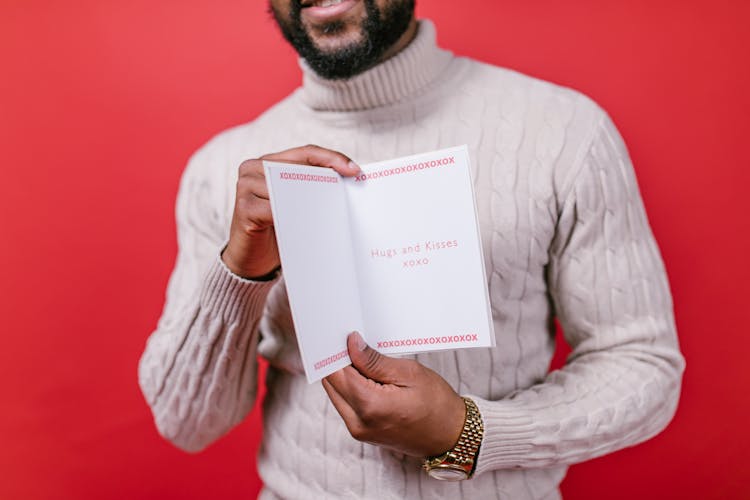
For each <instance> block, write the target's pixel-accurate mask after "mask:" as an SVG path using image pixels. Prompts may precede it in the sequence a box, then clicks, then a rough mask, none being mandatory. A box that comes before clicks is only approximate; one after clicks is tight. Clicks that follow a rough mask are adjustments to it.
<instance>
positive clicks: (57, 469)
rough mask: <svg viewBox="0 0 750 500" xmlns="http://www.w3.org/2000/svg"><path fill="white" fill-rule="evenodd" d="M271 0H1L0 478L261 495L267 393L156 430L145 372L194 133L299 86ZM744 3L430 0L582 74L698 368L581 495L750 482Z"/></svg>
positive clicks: (469, 30)
mask: <svg viewBox="0 0 750 500" xmlns="http://www.w3.org/2000/svg"><path fill="white" fill-rule="evenodd" d="M264 5H265V2H260V1H258V0H255V1H251V0H224V1H222V2H213V1H208V0H162V1H156V2H155V1H152V0H149V1H146V0H129V1H127V2H126V1H110V0H78V1H75V2H72V1H62V0H60V1H51V0H49V1H42V0H24V1H22V0H16V1H13V0H3V1H2V2H1V3H0V155H2V156H1V158H2V167H1V168H2V176H1V177H0V229H2V244H1V245H0V294H1V295H0V332H2V343H1V344H0V384H1V385H0V394H2V405H3V406H2V411H1V412H0V498H8V499H11V498H12V499H15V498H22V499H38V498H39V499H42V498H44V499H46V498H63V499H94V498H96V499H101V498H159V499H170V498H180V499H186V498H196V499H198V498H252V497H254V495H255V493H256V492H257V490H258V488H259V487H260V484H259V480H258V478H257V475H256V472H255V461H254V452H255V449H256V447H257V442H258V438H259V433H260V426H259V423H258V414H257V412H256V413H254V414H253V416H252V417H251V418H249V419H248V421H247V422H245V423H244V424H242V425H241V426H240V427H239V428H238V429H236V430H235V431H233V432H232V433H231V434H230V435H229V436H228V437H227V438H225V439H223V440H221V441H220V442H218V443H217V444H215V445H214V446H213V447H211V448H210V449H209V450H207V451H205V452H204V453H202V454H199V455H195V456H192V455H187V454H184V453H182V452H180V451H178V450H176V449H175V448H172V447H171V446H170V445H169V444H167V443H166V442H164V441H163V440H161V438H160V437H159V436H158V435H157V434H156V431H155V429H154V427H153V424H152V422H151V417H150V414H149V411H148V409H147V407H146V405H145V403H144V401H143V399H142V396H141V395H140V392H139V389H138V387H137V383H136V366H137V361H138V358H139V355H140V353H141V351H142V349H143V345H144V342H145V339H146V337H147V335H148V334H149V332H150V331H151V329H152V328H153V327H154V325H155V323H156V320H157V318H158V316H159V313H160V309H161V306H162V300H163V293H164V288H165V285H166V281H167V277H168V274H169V272H170V270H171V266H172V263H173V258H174V255H175V238H174V221H173V203H174V197H175V192H176V188H177V182H178V179H179V176H180V173H181V171H182V168H183V166H184V163H185V161H186V159H187V157H188V156H189V154H190V153H191V152H192V151H193V150H194V149H196V148H197V147H198V146H200V145H201V144H202V143H203V142H204V141H205V140H207V139H208V138H209V137H210V136H211V135H212V134H214V133H216V132H217V131H219V130H221V129H223V128H226V127H227V126H230V125H233V124H237V123H240V122H244V121H248V120H250V119H252V118H253V117H255V116H257V115H258V114H259V113H260V112H261V111H262V110H264V109H265V108H267V107H268V106H269V105H271V104H272V103H274V102H276V101H277V100H279V99H280V98H282V97H283V96H284V95H286V94H287V93H289V92H290V91H291V90H292V89H293V88H294V87H295V86H296V85H298V83H299V80H300V77H299V71H298V68H297V66H296V59H295V57H294V55H293V53H292V51H291V49H289V48H288V47H287V46H286V45H285V44H284V43H283V42H282V41H281V38H280V36H279V35H278V34H277V32H276V30H275V27H274V24H273V22H272V21H271V20H270V18H269V16H268V15H267V14H266V12H265V8H264ZM748 6H750V3H749V2H746V1H744V0H736V1H729V0H724V1H721V0H712V1H708V0H680V1H669V0H662V1H658V2H655V1H653V0H628V1H604V0H569V1H566V2H559V1H553V0H548V1H542V0H540V1H534V2H529V1H507V0H506V1H495V0H486V1H474V2H437V1H434V0H433V1H430V0H422V1H421V2H420V5H419V8H418V11H419V13H420V15H421V16H425V17H431V18H432V19H434V20H435V21H436V24H437V26H438V37H439V41H440V43H441V44H442V45H443V46H446V47H449V48H451V49H452V50H454V51H455V52H457V53H458V54H463V55H470V56H472V57H475V58H477V59H481V60H484V61H489V62H492V63H496V64H500V65H504V66H509V67H512V68H515V69H518V70H521V71H524V72H527V73H530V74H532V75H535V76H539V77H542V78H545V79H549V80H552V81H555V82H558V83H561V84H564V85H569V86H572V87H575V88H577V89H579V90H582V91H584V92H585V93H587V94H589V95H590V96H592V97H593V98H594V99H596V100H597V101H598V102H599V103H601V104H602V105H603V106H604V107H605V108H606V109H607V110H609V112H610V114H611V115H612V116H613V118H614V120H615V122H616V123H617V124H618V125H619V127H620V129H621V131H622V133H623V135H624V136H625V138H626V140H627V142H628V144H629V146H630V149H631V153H632V156H633V159H634V162H635V165H636V170H637V174H638V177H639V180H640V184H641V189H642V192H643V196H644V199H645V202H646V205H647V208H648V211H649V214H650V219H651V223H652V226H653V229H654V232H655V234H656V237H657V239H658V241H659V243H660V245H661V249H662V252H663V255H664V259H665V261H666V265H667V268H668V271H669V275H670V278H671V284H672V289H673V293H674V299H675V308H676V314H677V323H678V328H679V332H680V337H681V343H682V348H683V351H684V353H685V355H686V357H687V362H688V368H687V372H686V375H685V381H684V388H683V396H682V401H681V405H680V408H679V411H678V413H677V416H676V418H675V420H674V422H673V423H672V425H671V426H670V427H669V428H668V429H667V430H666V431H665V432H664V433H663V434H661V435H659V436H658V437H656V438H655V439H653V440H651V441H649V442H648V443H646V444H644V445H641V446H639V447H636V448H632V449H628V450H625V451H622V452H619V453H616V454H613V455H611V456H608V457H605V458H601V459H598V460H594V461H591V462H588V463H585V464H581V465H578V466H575V467H573V468H572V469H571V471H570V473H569V476H568V478H567V479H566V480H565V482H564V483H563V493H564V494H565V495H566V496H567V497H568V498H575V499H587V498H588V499H598V498H623V499H625V498H633V497H635V496H636V495H639V496H641V497H642V498H702V499H706V498H750V460H749V459H748V457H747V455H746V453H747V451H746V450H747V448H748V446H749V445H750V431H748V424H747V422H748V417H750V411H749V410H750V404H749V403H748V397H747V393H748V381H749V378H750V376H749V375H748V369H747V362H746V358H747V354H746V351H747V349H748V347H750V340H748V336H747V334H746V330H745V328H746V316H745V312H746V308H747V304H746V303H747V301H748V298H750V295H749V294H748V292H747V289H748V282H749V280H748V278H749V277H750V276H749V275H748V255H750V237H749V236H748V230H749V229H750V225H749V224H748V215H747V212H748V209H750V204H749V203H748V201H747V199H746V198H745V197H744V195H745V194H746V193H747V182H748V180H749V179H748V173H747V169H748V168H749V167H750V162H749V161H748V150H749V148H748V147H747V139H746V137H747V135H748V133H750V126H748V113H749V112H750V99H749V98H748V90H750V63H749V62H748V61H750V50H749V49H750V47H749V46H748V45H749V44H750V30H748V25H750V8H749V7H748Z"/></svg>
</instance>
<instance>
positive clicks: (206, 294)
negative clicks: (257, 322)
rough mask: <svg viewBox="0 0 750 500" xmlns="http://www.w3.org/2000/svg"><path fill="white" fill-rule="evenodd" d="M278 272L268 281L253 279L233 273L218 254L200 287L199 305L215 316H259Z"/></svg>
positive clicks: (277, 278) (279, 274)
mask: <svg viewBox="0 0 750 500" xmlns="http://www.w3.org/2000/svg"><path fill="white" fill-rule="evenodd" d="M280 276H281V273H278V274H277V275H276V277H275V278H273V279H272V280H268V281H253V280H248V279H245V278H242V277H240V276H237V275H236V274H234V273H233V272H232V271H230V270H229V268H228V267H227V266H226V264H224V261H222V260H221V256H218V255H217V257H216V260H215V261H214V262H213V264H211V267H209V269H208V271H207V273H206V278H205V280H204V282H203V289H202V290H201V298H200V302H201V305H202V306H203V307H205V308H207V309H208V310H210V311H212V312H213V314H215V315H217V316H222V317H224V318H227V319H228V318H233V317H237V316H238V315H241V314H247V313H251V314H252V313H255V314H256V315H258V316H260V314H261V313H262V312H263V307H264V305H265V303H266V297H268V292H270V291H271V288H273V286H274V285H275V284H276V282H277V281H278V280H279V277H280Z"/></svg>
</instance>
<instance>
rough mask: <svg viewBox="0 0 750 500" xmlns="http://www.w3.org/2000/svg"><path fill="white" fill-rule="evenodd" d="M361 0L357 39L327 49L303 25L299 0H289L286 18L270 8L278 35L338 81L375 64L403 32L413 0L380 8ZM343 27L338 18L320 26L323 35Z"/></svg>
mask: <svg viewBox="0 0 750 500" xmlns="http://www.w3.org/2000/svg"><path fill="white" fill-rule="evenodd" d="M364 2H365V18H364V20H363V21H362V22H361V27H360V30H361V36H360V37H359V40H358V41H355V42H352V43H350V44H347V45H344V46H342V47H338V48H335V49H330V50H323V49H321V48H320V47H318V46H317V45H316V44H315V42H314V41H313V39H312V37H311V36H310V33H309V31H308V29H307V28H305V26H304V25H303V23H302V18H301V10H302V6H301V3H300V1H299V0H293V1H292V2H291V4H290V7H289V15H288V17H286V18H285V17H283V15H282V14H281V13H280V12H277V11H276V9H273V8H271V9H270V10H271V13H272V15H273V17H274V18H275V19H276V22H277V23H278V25H279V28H280V29H281V34H282V35H283V36H284V38H286V40H287V41H288V42H289V43H290V44H291V45H292V47H294V49H295V50H296V51H297V53H298V54H299V55H300V56H301V57H302V58H303V59H305V61H307V64H308V65H309V66H310V67H311V68H312V69H313V70H314V71H315V72H316V73H317V74H318V75H320V76H322V77H323V78H326V79H329V80H340V79H345V78H350V77H352V76H354V75H357V74H359V73H361V72H363V71H365V70H367V69H369V68H371V67H372V66H375V64H377V63H378V62H379V61H380V58H381V56H382V55H383V54H384V53H385V51H386V50H388V49H389V48H390V47H391V46H392V45H393V44H394V43H396V41H398V39H399V38H401V35H403V34H404V32H406V30H407V28H408V27H409V23H410V22H411V20H412V18H413V17H414V3H415V0H396V1H393V2H391V3H389V4H388V5H387V6H386V7H384V8H383V9H382V10H381V9H380V8H378V6H377V5H375V0H364ZM345 29H346V24H345V23H343V22H341V21H336V22H331V23H327V24H326V25H324V26H322V27H321V31H322V32H323V33H325V34H326V35H335V34H336V33H339V32H342V31H344V30H345Z"/></svg>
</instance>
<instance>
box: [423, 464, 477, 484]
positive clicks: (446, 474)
mask: <svg viewBox="0 0 750 500" xmlns="http://www.w3.org/2000/svg"><path fill="white" fill-rule="evenodd" d="M427 474H429V476H430V477H431V478H434V479H438V480H440V481H463V480H465V479H469V473H468V472H467V471H466V469H465V468H463V467H462V466H460V465H458V464H450V463H442V464H438V465H434V466H430V468H429V469H428V470H427Z"/></svg>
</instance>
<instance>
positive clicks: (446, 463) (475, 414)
mask: <svg viewBox="0 0 750 500" xmlns="http://www.w3.org/2000/svg"><path fill="white" fill-rule="evenodd" d="M463 399H464V404H466V419H465V420H464V428H463V429H462V430H461V436H459V438H458V442H457V443H456V444H455V446H453V448H451V449H450V450H448V451H447V452H445V453H443V454H442V455H438V456H436V457H428V458H425V460H424V462H423V463H422V468H423V469H424V470H425V471H427V474H429V475H430V476H431V477H434V478H435V479H440V480H443V481H461V480H464V479H469V478H470V477H471V475H472V474H473V473H474V468H475V466H476V459H477V455H479V446H480V445H481V444H482V436H483V435H484V424H483V423H482V415H480V414H479V408H477V405H476V404H474V401H472V400H471V399H469V398H463Z"/></svg>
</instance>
